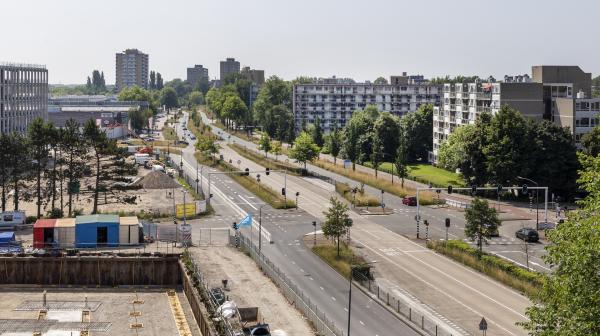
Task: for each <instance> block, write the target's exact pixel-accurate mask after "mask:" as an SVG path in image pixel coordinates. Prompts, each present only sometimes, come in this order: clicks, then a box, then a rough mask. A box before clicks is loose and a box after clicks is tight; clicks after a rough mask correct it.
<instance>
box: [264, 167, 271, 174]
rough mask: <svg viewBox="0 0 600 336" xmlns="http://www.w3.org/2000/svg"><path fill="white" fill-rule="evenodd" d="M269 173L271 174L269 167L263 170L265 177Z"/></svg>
mask: <svg viewBox="0 0 600 336" xmlns="http://www.w3.org/2000/svg"><path fill="white" fill-rule="evenodd" d="M270 172H271V170H270V169H269V167H267V168H266V170H265V174H266V175H267V176H269V173H270Z"/></svg>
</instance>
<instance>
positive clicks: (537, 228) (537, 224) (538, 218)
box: [517, 176, 540, 230]
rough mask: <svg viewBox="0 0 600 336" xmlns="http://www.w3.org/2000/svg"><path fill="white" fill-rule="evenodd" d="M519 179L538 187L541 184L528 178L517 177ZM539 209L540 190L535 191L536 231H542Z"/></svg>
mask: <svg viewBox="0 0 600 336" xmlns="http://www.w3.org/2000/svg"><path fill="white" fill-rule="evenodd" d="M517 179H519V180H525V181H529V182H531V183H533V184H535V186H536V187H539V184H538V183H537V182H535V181H534V180H532V179H528V178H525V177H521V176H517ZM539 209H540V198H539V193H538V189H535V229H536V230H539V229H540V211H539Z"/></svg>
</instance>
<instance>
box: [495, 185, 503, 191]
mask: <svg viewBox="0 0 600 336" xmlns="http://www.w3.org/2000/svg"><path fill="white" fill-rule="evenodd" d="M496 188H497V189H498V192H502V188H504V187H503V186H502V184H498V186H497V187H496Z"/></svg>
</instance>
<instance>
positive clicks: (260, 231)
mask: <svg viewBox="0 0 600 336" xmlns="http://www.w3.org/2000/svg"><path fill="white" fill-rule="evenodd" d="M265 205H266V204H263V205H261V206H260V208H258V258H260V253H261V252H260V251H261V249H262V208H263V207H264V206H265ZM250 225H252V224H250Z"/></svg>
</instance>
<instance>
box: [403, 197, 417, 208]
mask: <svg viewBox="0 0 600 336" xmlns="http://www.w3.org/2000/svg"><path fill="white" fill-rule="evenodd" d="M402 204H405V205H408V206H417V196H404V198H403V199H402Z"/></svg>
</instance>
